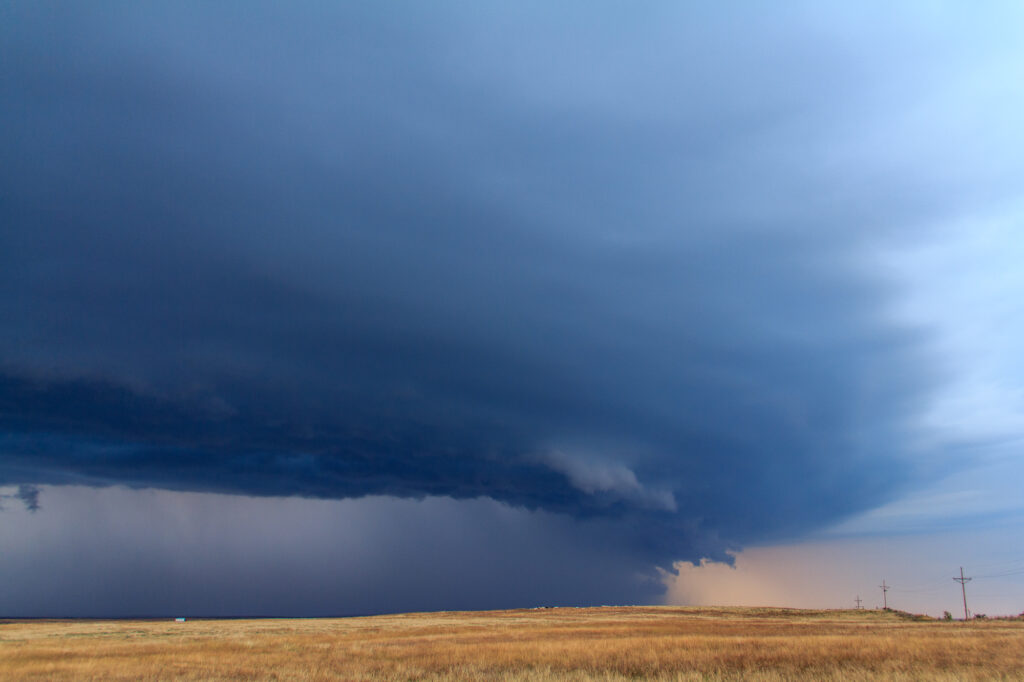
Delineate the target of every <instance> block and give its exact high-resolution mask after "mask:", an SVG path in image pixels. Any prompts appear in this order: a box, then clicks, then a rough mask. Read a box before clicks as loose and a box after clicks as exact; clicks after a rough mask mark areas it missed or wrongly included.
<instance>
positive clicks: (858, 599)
mask: <svg viewBox="0 0 1024 682" xmlns="http://www.w3.org/2000/svg"><path fill="white" fill-rule="evenodd" d="M853 601H855V602H857V608H858V609H859V608H860V603H861V602H862V601H864V600H863V599H861V598H860V595H859V594H858V595H857V598H856V599H854V600H853Z"/></svg>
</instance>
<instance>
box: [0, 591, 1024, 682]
mask: <svg viewBox="0 0 1024 682" xmlns="http://www.w3.org/2000/svg"><path fill="white" fill-rule="evenodd" d="M0 678H2V679H28V680H33V679H38V680H43V679H45V680H62V679H75V680H101V679H102V680H128V679H131V680H164V679H169V678H173V679H186V680H242V679H244V680H250V679H271V680H273V679H277V680H333V679H343V680H424V681H430V682H442V681H446V680H456V679H485V680H501V681H509V682H512V681H517V682H518V681H541V680H557V681H560V682H561V681H564V682H569V681H573V682H575V681H584V680H588V681H589V680H601V681H606V682H616V681H619V680H635V679H653V680H666V681H667V680H733V679H747V680H764V681H769V680H771V681H781V680H794V679H843V680H875V679H886V680H918V679H929V680H974V679H978V680H981V679H986V680H987V679H1022V680H1024V622H1022V621H1019V620H988V621H972V622H968V623H960V622H941V621H935V620H931V619H918V620H915V619H912V618H908V617H906V616H904V615H901V614H898V613H893V612H878V611H805V610H787V609H709V608H677V607H604V608H592V609H572V608H559V609H540V610H517V611H485V612H445V613H423V614H402V615H390V616H373V617H367V618H338V619H294V620H286V619H270V620H190V621H187V622H185V623H175V622H173V621H171V620H166V621H77V620H76V621H2V622H0Z"/></svg>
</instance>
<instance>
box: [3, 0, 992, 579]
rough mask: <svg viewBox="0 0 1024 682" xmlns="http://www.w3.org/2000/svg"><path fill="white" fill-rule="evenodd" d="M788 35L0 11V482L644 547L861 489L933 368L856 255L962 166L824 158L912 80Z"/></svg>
mask: <svg viewBox="0 0 1024 682" xmlns="http://www.w3.org/2000/svg"><path fill="white" fill-rule="evenodd" d="M805 14H806V16H805V15H803V14H800V13H797V14H795V15H793V16H781V15H775V14H773V15H766V16H761V17H757V19H758V21H754V20H753V19H754V17H751V21H750V23H749V25H748V24H747V23H745V22H743V21H739V22H730V20H728V19H727V18H726V17H722V16H704V14H703V12H697V11H693V12H682V13H674V12H672V11H669V10H668V9H666V8H658V7H648V8H645V9H643V10H633V11H630V12H626V11H625V9H623V8H618V9H616V8H612V7H605V8H603V9H600V10H597V9H594V10H592V9H590V6H589V5H588V6H587V8H583V7H577V8H576V9H574V10H568V9H563V10H547V9H540V8H533V9H528V8H523V7H520V8H517V9H507V10H488V9H481V8H472V9H471V8H470V7H459V6H455V5H446V6H444V7H437V8H435V7H433V6H432V7H431V8H430V9H429V10H428V9H426V8H424V7H422V6H407V7H402V8H401V9H399V8H396V7H394V6H392V7H391V9H390V10H378V9H374V8H372V7H370V6H364V5H354V4H353V5H346V6H343V7H334V8H324V7H319V6H318V7H313V6H312V5H304V6H302V7H297V8H296V7H294V6H289V7H287V8H286V7H284V6H281V7H275V6H268V5H262V4H246V5H244V6H242V5H238V6H236V5H230V4H229V5H220V6H217V7H216V8H211V7H209V6H206V5H196V6H193V7H191V8H190V9H187V8H186V7H185V6H184V5H181V4H178V3H174V4H167V5H163V6H145V7H144V6H139V5H135V4H108V3H100V4H93V5H89V6H88V7H87V8H78V9H68V8H66V7H59V8H58V7H56V6H51V5H48V4H46V3H19V4H16V5H14V6H13V7H11V8H9V9H8V11H7V15H8V16H7V19H6V20H5V22H3V24H4V25H3V27H2V28H0V44H2V47H0V50H2V56H3V58H2V60H0V64H2V65H0V70H2V78H3V88H4V90H3V98H2V101H0V124H2V127H3V129H4V131H5V132H4V133H3V135H2V138H0V144H2V148H0V154H2V158H3V159H5V161H4V163H3V164H0V182H2V185H3V187H4V192H3V195H2V197H0V201H2V204H0V212H2V214H0V222H2V224H3V227H2V228H0V230H2V231H0V315H2V317H3V320H4V322H3V324H2V326H0V359H2V361H3V364H2V373H0V429H2V432H0V447H2V448H3V449H2V459H0V482H8V483H24V484H26V485H29V484H40V483H71V482H78V483H86V484H89V485H110V484H125V485H129V486H138V487H146V486H154V487H158V488H167V489H174V490H186V491H211V492H227V493H241V494H248V495H301V496H309V497H323V498H344V497H359V496H365V495H376V494H386V495H394V496H401V497H405V496H410V497H419V496H424V495H441V496H451V497H454V498H476V497H490V498H494V499H496V500H500V501H504V502H508V503H510V504H513V505H521V506H525V507H527V508H529V509H537V510H546V511H551V512H558V513H564V514H568V515H572V516H577V517H581V518H596V517H599V518H605V519H607V524H608V528H609V529H610V530H609V532H610V533H614V534H617V535H620V536H622V537H628V538H629V539H628V542H629V543H630V544H631V546H633V547H634V548H635V549H636V550H637V551H639V552H641V553H642V554H643V556H645V557H649V558H651V559H652V560H654V561H657V562H661V563H666V562H668V561H671V560H672V559H679V558H699V556H701V555H715V556H722V554H721V552H722V550H723V549H724V548H725V547H727V546H729V545H730V544H732V543H737V542H745V541H750V540H763V539H766V538H768V537H772V536H778V535H786V534H792V533H797V532H800V531H802V530H805V529H808V528H811V527H815V526H817V525H820V524H822V523H825V522H828V521H829V520H832V519H835V518H839V517H841V516H843V515H846V514H849V513H851V512H854V511H857V510H860V509H863V508H866V507H869V506H871V505H874V504H876V503H878V502H880V501H882V500H884V499H887V497H888V496H891V495H892V494H893V493H894V491H896V490H898V489H899V487H900V486H901V485H903V484H905V483H906V482H907V480H908V476H909V471H908V469H907V467H906V465H905V463H904V460H903V459H902V454H903V452H904V450H905V447H906V445H905V443H906V438H905V433H904V430H905V428H906V420H907V418H908V417H909V416H910V415H912V414H913V413H914V411H915V410H916V409H917V408H918V407H919V406H920V404H921V401H922V400H923V399H924V398H925V397H926V395H927V390H928V388H929V383H930V381H931V378H930V377H929V374H928V371H927V368H926V366H925V365H924V363H923V361H922V359H921V357H920V355H919V353H918V350H919V349H918V343H919V339H917V338H915V337H914V336H913V335H912V334H909V333H907V332H906V331H904V330H900V329H898V328H894V327H893V326H892V325H891V323H890V322H887V321H886V317H885V315H884V309H885V306H886V305H887V302H888V298H887V297H888V295H889V294H890V292H889V291H887V290H886V288H885V286H884V283H881V282H879V281H876V279H875V278H874V277H873V276H872V275H871V273H868V272H866V271H865V269H864V268H863V264H862V261H861V260H860V256H861V253H862V249H863V246H864V243H865V242H868V241H872V240H876V239H878V238H883V237H884V238H892V237H893V236H894V235H900V234H905V233H902V232H901V231H900V230H901V229H902V226H903V225H904V224H906V223H907V222H908V220H909V218H908V217H910V216H913V217H915V219H919V218H921V217H922V216H927V215H931V214H933V213H936V212H939V211H942V210H946V209H948V208H949V207H950V206H951V205H954V202H956V201H961V200H960V199H956V198H955V197H953V195H952V194H951V193H950V192H949V191H948V190H949V188H950V187H951V186H952V185H953V184H954V183H955V182H956V181H958V180H960V179H961V178H960V176H959V175H958V171H957V169H956V168H942V167H938V166H933V167H928V168H922V169H920V171H919V172H916V173H912V174H907V173H906V172H905V171H906V169H905V168H903V167H901V166H900V164H899V163H897V162H899V161H901V159H900V158H898V154H899V151H898V150H896V151H894V152H893V154H895V155H896V156H897V158H896V162H894V163H888V161H889V160H892V159H887V161H886V162H884V163H883V162H878V161H876V160H873V159H871V158H866V157H865V156H864V155H863V154H858V153H855V150H856V148H857V144H858V143H859V142H860V138H859V137H858V136H859V135H861V134H862V133H863V132H864V131H863V129H862V128H863V125H864V123H863V122H864V121H865V120H871V117H872V116H873V115H875V114H876V113H877V112H876V111H874V110H873V109H872V106H871V98H872V97H876V96H879V95H880V94H885V93H888V92H889V88H890V86H892V84H893V83H894V82H897V81H899V80H900V79H901V78H904V77H908V76H909V75H912V74H913V73H916V70H917V69H920V68H928V67H927V66H926V62H920V63H916V62H915V63H913V64H911V65H909V66H907V67H905V69H904V70H902V71H901V70H900V69H895V74H896V75H895V76H891V77H890V76H886V74H889V73H890V72H891V71H892V70H893V69H892V64H889V63H886V61H885V53H886V50H890V51H893V50H896V49H897V47H898V44H899V42H900V41H899V40H897V39H896V37H893V36H882V44H881V45H880V46H879V50H880V52H879V53H878V54H880V55H881V56H878V55H876V56H875V57H872V58H871V59H867V58H863V56H862V55H861V54H860V53H859V52H857V51H856V50H853V49H851V48H850V47H849V46H848V45H844V43H842V42H841V41H838V42H836V41H833V40H832V38H834V36H833V35H832V33H835V32H836V31H838V30H839V29H837V28H836V26H838V24H834V23H833V22H832V21H831V20H829V19H828V18H827V17H826V18H823V17H821V16H816V15H815V14H814V13H813V11H811V10H809V11H808V12H807V13H805ZM798 15H799V16H798ZM794 27H795V28H794ZM797 37H799V39H796V38H797ZM886 40H888V41H889V42H886ZM936 68H938V67H936ZM879 79H882V80H881V81H879ZM886 79H887V80H886ZM915 92H916V91H915V90H914V87H913V83H912V82H911V81H910V80H908V82H907V87H906V88H905V90H904V91H902V93H903V94H902V96H904V97H905V98H907V101H906V102H901V101H900V100H897V106H898V105H900V104H901V103H902V104H906V105H908V106H909V105H910V104H912V103H913V101H914V99H913V98H914V96H915ZM844 134H845V135H846V137H843V135H844ZM872 140H873V141H875V142H879V140H877V139H876V138H872ZM880 141H881V142H885V139H884V136H883V139H882V140H880ZM993 180H998V178H995V179H993ZM999 186H1000V185H999V182H996V181H993V182H992V183H990V187H992V188H993V189H992V190H991V191H993V192H994V191H997V190H998V188H999ZM972 196H973V197H975V198H977V197H978V196H979V194H977V193H976V194H974V195H972Z"/></svg>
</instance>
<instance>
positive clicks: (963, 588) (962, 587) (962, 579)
mask: <svg viewBox="0 0 1024 682" xmlns="http://www.w3.org/2000/svg"><path fill="white" fill-rule="evenodd" d="M953 580H955V581H957V582H958V583H960V591H961V592H963V595H964V620H965V621H966V620H967V583H968V582H970V580H971V579H970V578H965V577H964V567H963V566H961V567H960V577H959V578H957V577H956V576H954V577H953ZM883 582H884V581H883Z"/></svg>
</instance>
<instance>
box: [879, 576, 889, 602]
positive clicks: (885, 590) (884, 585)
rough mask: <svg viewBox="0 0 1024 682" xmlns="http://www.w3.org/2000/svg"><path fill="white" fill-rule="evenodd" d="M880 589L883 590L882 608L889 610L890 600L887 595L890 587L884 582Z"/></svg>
mask: <svg viewBox="0 0 1024 682" xmlns="http://www.w3.org/2000/svg"><path fill="white" fill-rule="evenodd" d="M879 587H881V588H882V608H883V609H888V608H889V600H888V598H887V597H886V595H885V593H886V592H888V591H889V586H888V585H886V584H885V581H884V580H883V581H882V584H881V585H879Z"/></svg>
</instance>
